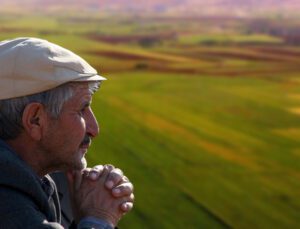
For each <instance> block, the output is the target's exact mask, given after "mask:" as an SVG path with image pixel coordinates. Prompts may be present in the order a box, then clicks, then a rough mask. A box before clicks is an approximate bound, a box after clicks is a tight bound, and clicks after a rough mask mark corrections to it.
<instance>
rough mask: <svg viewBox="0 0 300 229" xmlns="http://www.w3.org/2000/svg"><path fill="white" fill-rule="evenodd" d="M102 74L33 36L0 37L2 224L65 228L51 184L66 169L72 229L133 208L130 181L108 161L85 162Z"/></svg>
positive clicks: (104, 222) (109, 224)
mask: <svg viewBox="0 0 300 229" xmlns="http://www.w3.org/2000/svg"><path fill="white" fill-rule="evenodd" d="M104 79H105V78H103V77H101V76H99V75H98V74H97V72H96V70H95V69H93V68H92V67H91V66H90V65H89V64H88V63H87V62H86V61H84V60H83V59H82V58H80V57H79V56H77V55H76V54H74V53H72V52H71V51H69V50H66V49H64V48H62V47H60V46H58V45H55V44H52V43H50V42H47V41H45V40H41V39H37V38H17V39H14V40H7V41H3V42H0V228H10V229H12V228H23V229H24V228H63V227H62V225H61V224H60V219H61V212H60V203H59V198H58V195H57V190H56V186H55V184H54V182H53V180H52V179H51V178H50V176H49V175H47V174H48V173H51V172H55V171H62V172H65V173H66V174H67V178H68V183H69V191H70V196H71V203H72V206H73V214H74V219H75V224H74V223H73V224H72V227H73V228H79V229H80V228H85V229H88V228H99V229H109V228H113V227H115V226H116V225H117V223H118V221H119V220H120V218H121V217H122V216H123V215H124V214H125V213H127V212H128V211H129V210H131V208H132V205H133V198H134V196H133V193H132V192H133V186H132V184H131V183H130V182H129V181H128V179H127V178H126V177H125V176H123V174H122V171H121V170H119V169H116V168H114V167H113V166H111V165H105V166H101V165H99V166H95V167H94V168H91V169H89V168H85V166H86V161H85V158H84V156H85V154H86V152H87V150H88V147H89V145H90V143H91V139H92V138H94V137H96V136H97V135H98V132H99V129H98V124H97V121H96V119H95V117H94V114H93V112H92V110H91V107H90V105H91V101H92V94H93V93H94V92H95V91H96V90H97V89H98V87H99V84H100V82H101V81H102V80H104Z"/></svg>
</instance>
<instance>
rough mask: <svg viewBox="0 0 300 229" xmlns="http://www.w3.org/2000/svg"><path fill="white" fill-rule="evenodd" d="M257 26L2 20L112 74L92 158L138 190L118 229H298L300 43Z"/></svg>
mask: <svg viewBox="0 0 300 229" xmlns="http://www.w3.org/2000/svg"><path fill="white" fill-rule="evenodd" d="M265 20H266V22H268V23H267V24H268V25H269V26H270V27H272V28H273V30H272V31H274V28H275V29H277V30H276V31H281V29H282V26H286V27H288V28H289V29H290V30H292V29H293V26H294V27H295V28H297V26H298V27H299V26H300V21H299V23H298V21H297V20H296V19H295V20H294V21H285V23H286V25H285V24H284V23H283V22H280V23H279V22H278V21H276V19H272V20H271V19H265ZM254 22H255V21H252V20H251V19H247V20H236V19H234V18H225V19H224V18H176V17H174V18H164V17H160V18H156V17H147V18H134V17H126V16H123V17H120V18H116V17H115V16H114V17H112V16H94V17H92V18H91V17H87V16H80V17H79V16H77V17H75V16H73V15H64V16H62V15H61V16H57V15H48V16H47V17H46V16H43V15H31V16H28V15H20V16H18V17H17V16H16V15H9V14H2V15H1V16H0V31H1V33H0V39H1V40H2V39H7V38H13V37H16V36H38V37H41V38H45V39H48V40H50V41H52V42H55V43H58V44H60V45H62V46H64V47H66V48H69V49H71V50H73V51H74V52H76V53H79V54H80V55H82V56H83V57H84V58H85V59H87V60H88V61H89V62H90V63H91V64H92V65H93V66H95V67H96V68H97V69H98V71H99V72H100V74H102V75H104V76H106V77H107V78H108V80H107V81H106V82H104V83H103V85H102V87H101V89H100V91H99V92H97V93H96V95H95V98H94V100H93V108H94V111H95V114H96V116H97V118H98V120H99V124H100V128H101V131H100V132H101V133H100V136H99V137H98V138H97V139H95V140H94V142H93V144H92V147H91V150H90V151H89V153H88V160H89V163H90V166H92V165H94V164H99V163H111V164H114V165H116V166H118V167H120V168H122V169H123V170H124V172H125V173H126V174H127V175H128V177H129V178H130V179H131V181H132V182H133V183H134V185H135V195H136V202H135V208H134V210H133V211H132V212H131V213H130V214H128V216H126V217H124V219H123V220H122V221H121V222H120V228H149V229H150V228H151V229H153V228H170V229H171V228H205V229H206V228H299V227H300V217H299V212H300V67H299V66H300V46H299V45H298V44H297V42H295V40H294V39H292V38H290V37H286V36H282V35H281V34H280V33H276V34H275V35H274V34H272V33H271V32H269V31H268V30H266V31H261V29H260V28H259V27H257V26H255V24H254ZM270 31H271V30H270ZM296 41H297V40H296Z"/></svg>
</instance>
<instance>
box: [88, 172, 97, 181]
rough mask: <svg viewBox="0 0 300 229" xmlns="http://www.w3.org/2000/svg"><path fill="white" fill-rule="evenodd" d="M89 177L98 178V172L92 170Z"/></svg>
mask: <svg viewBox="0 0 300 229" xmlns="http://www.w3.org/2000/svg"><path fill="white" fill-rule="evenodd" d="M89 177H90V178H91V179H93V180H94V179H96V178H97V174H96V173H95V172H91V173H90V174H89Z"/></svg>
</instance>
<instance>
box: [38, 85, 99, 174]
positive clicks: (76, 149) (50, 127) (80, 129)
mask: <svg viewBox="0 0 300 229" xmlns="http://www.w3.org/2000/svg"><path fill="white" fill-rule="evenodd" d="M91 100H92V95H91V92H90V91H89V87H88V83H78V84H76V86H74V95H73V97H72V98H70V99H69V100H68V101H67V102H66V103H65V104H64V105H63V108H62V111H61V113H60V115H59V117H58V118H57V119H53V118H50V117H49V118H48V120H47V127H46V130H45V131H44V133H45V135H44V136H43V138H42V140H41V141H40V144H39V147H40V149H41V151H42V153H44V154H46V157H47V162H49V164H48V167H49V169H55V170H68V169H77V170H81V169H83V168H84V167H85V166H86V161H85V158H84V156H85V153H86V152H87V150H88V147H89V146H90V143H91V138H93V137H95V136H97V135H98V133H99V128H98V123H97V121H96V119H95V116H94V114H93V111H92V110H91V107H90V105H91Z"/></svg>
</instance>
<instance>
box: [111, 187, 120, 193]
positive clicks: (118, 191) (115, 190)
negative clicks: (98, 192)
mask: <svg viewBox="0 0 300 229" xmlns="http://www.w3.org/2000/svg"><path fill="white" fill-rule="evenodd" d="M120 192H121V190H120V189H118V188H116V189H113V193H114V194H119V193H120Z"/></svg>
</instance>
